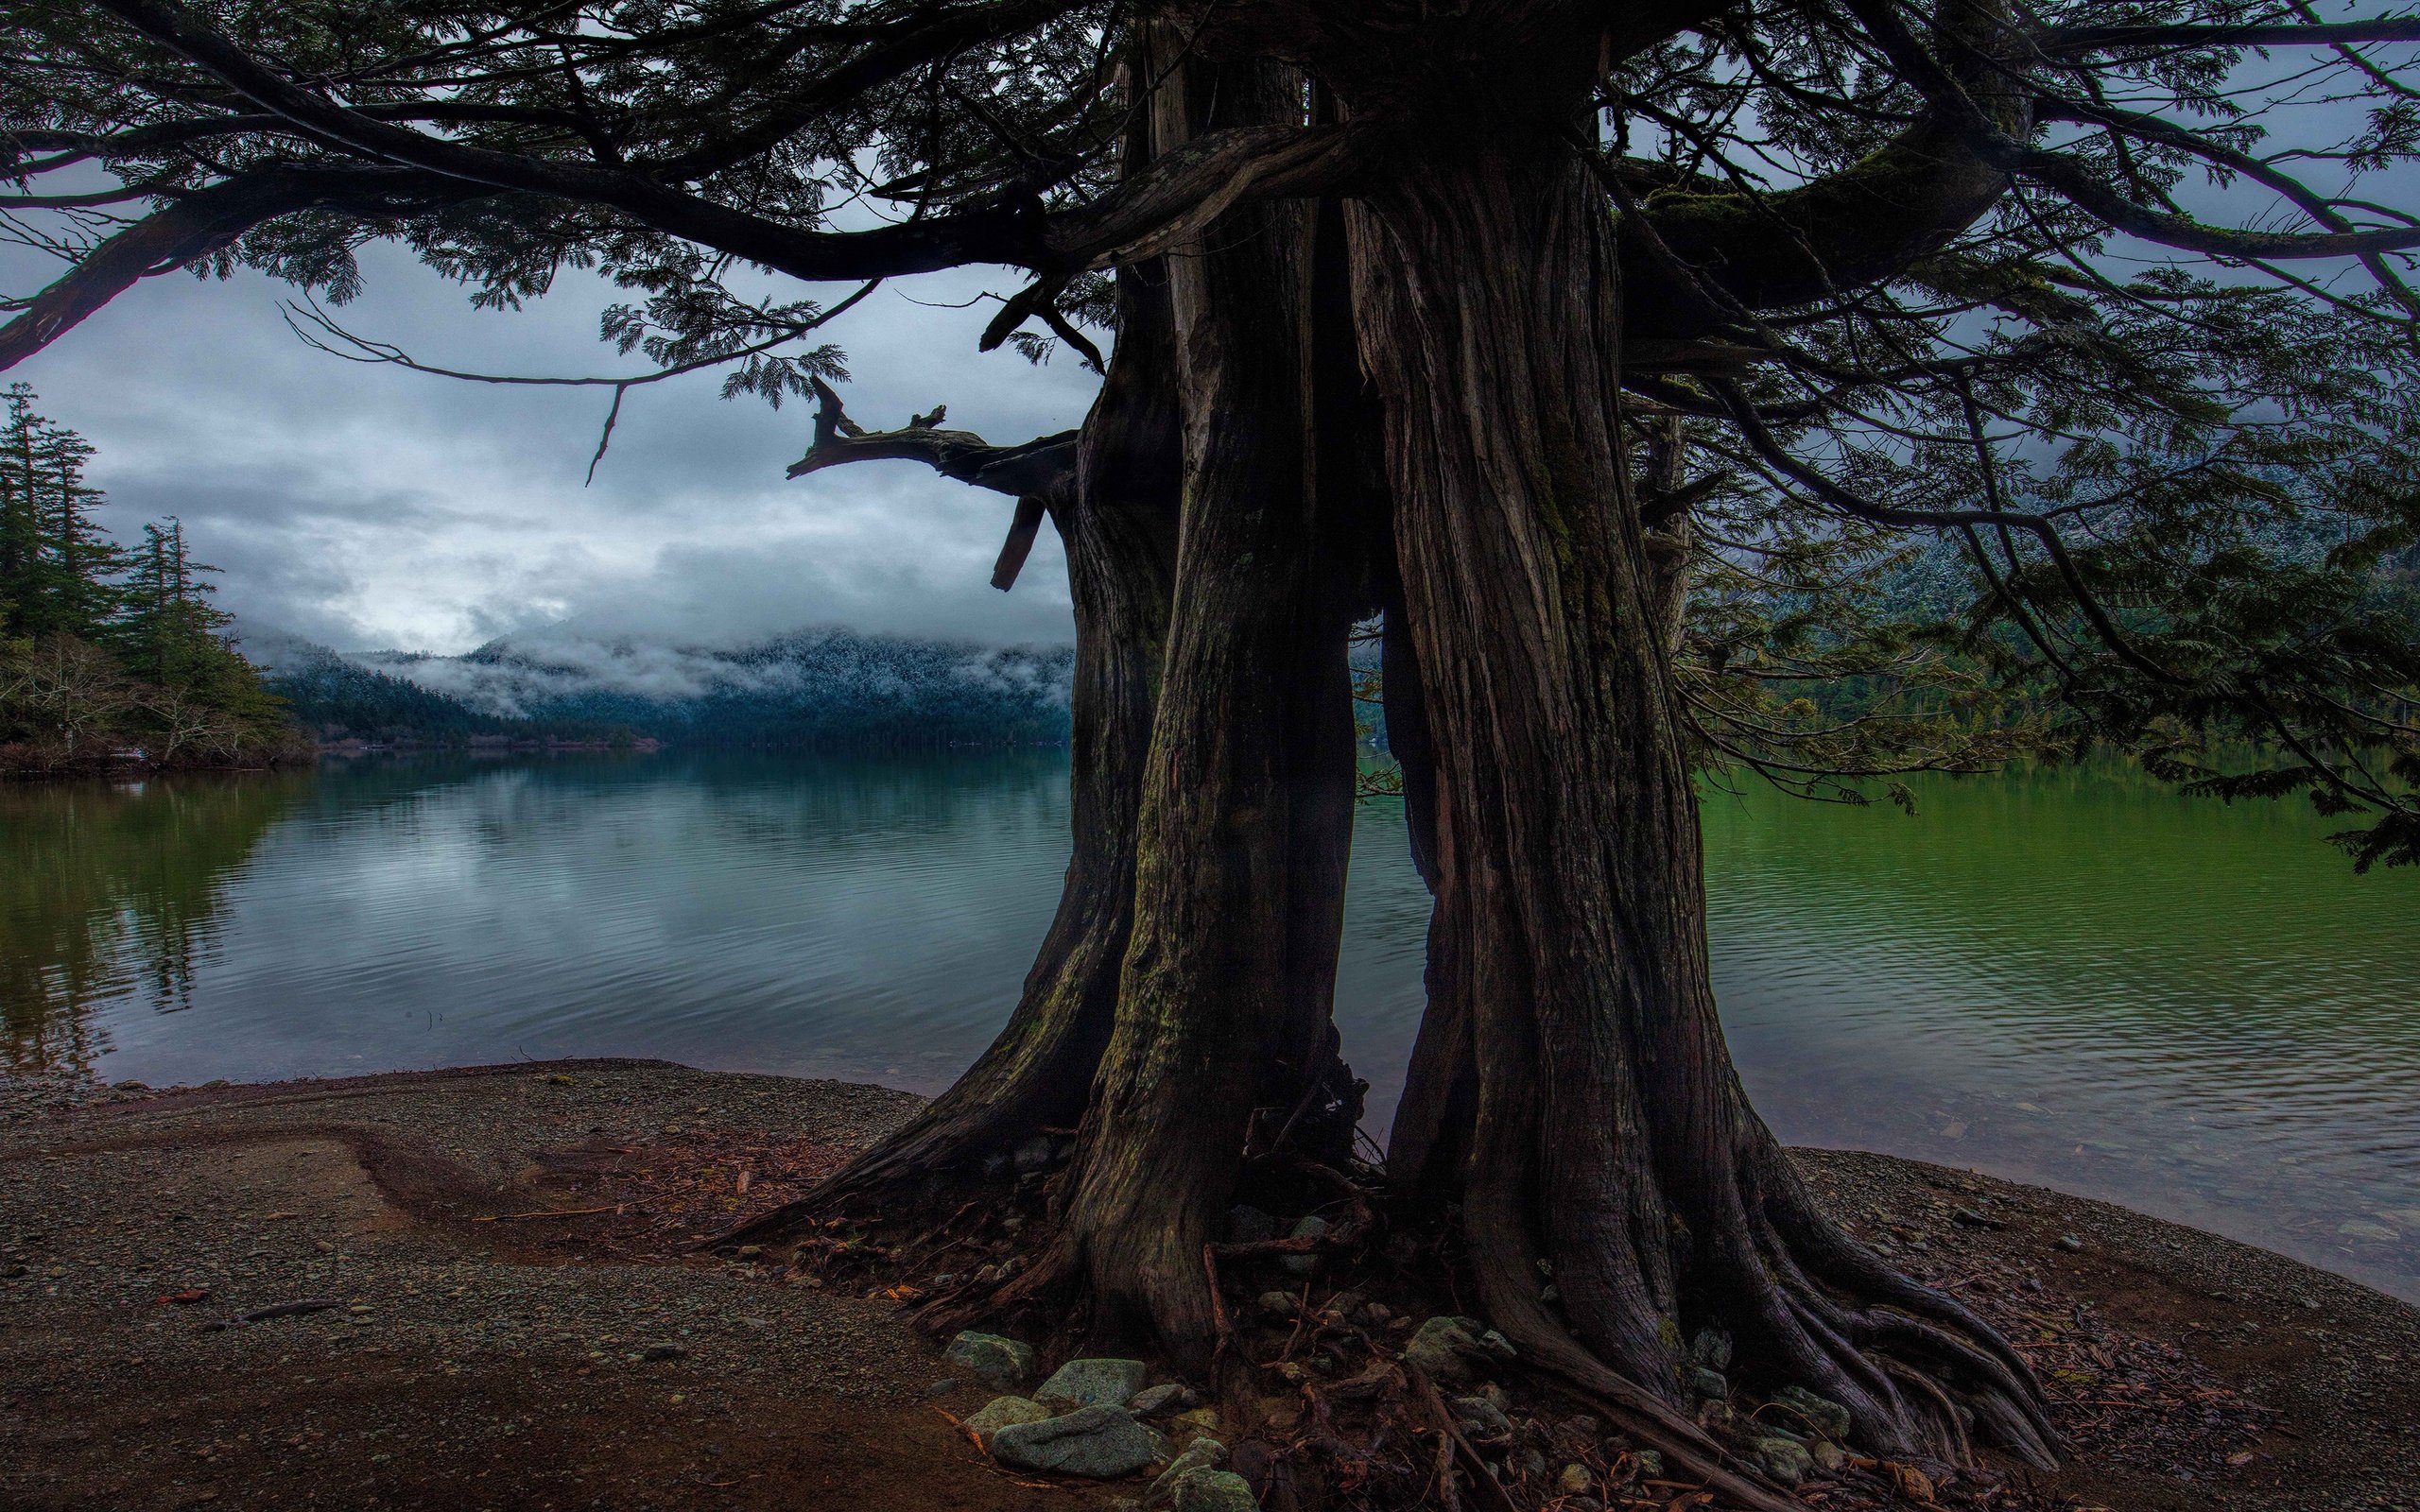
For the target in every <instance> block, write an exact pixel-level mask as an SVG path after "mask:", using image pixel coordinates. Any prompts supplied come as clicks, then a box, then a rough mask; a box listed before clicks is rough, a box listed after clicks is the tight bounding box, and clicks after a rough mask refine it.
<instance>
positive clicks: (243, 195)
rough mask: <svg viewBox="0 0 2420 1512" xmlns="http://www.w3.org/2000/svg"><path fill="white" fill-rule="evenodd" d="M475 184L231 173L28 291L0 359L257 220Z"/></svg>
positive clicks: (423, 196)
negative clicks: (39, 289)
mask: <svg viewBox="0 0 2420 1512" xmlns="http://www.w3.org/2000/svg"><path fill="white" fill-rule="evenodd" d="M472 193H475V191H473V190H471V189H469V188H467V187H466V186H464V185H460V184H451V183H447V182H445V181H444V180H438V179H432V178H430V177H429V176H427V175H424V174H418V173H412V172H409V171H407V170H404V169H397V168H353V169H325V168H307V167H302V166H295V165H289V166H282V167H276V168H265V169H261V170H259V171H257V172H253V173H246V174H239V175H237V176H236V177H235V178H233V179H229V180H226V181H225V182H223V183H218V184H214V185H212V186H211V187H210V188H207V189H201V190H197V191H196V192H194V193H192V194H189V195H184V196H182V197H181V198H177V199H175V200H173V201H171V202H170V203H168V204H167V205H165V206H164V207H162V208H161V209H159V210H156V211H154V212H152V213H151V214H150V215H147V216H145V217H144V218H143V219H141V220H139V221H137V222H135V223H134V224H133V225H131V226H130V227H128V228H127V229H126V230H124V231H122V232H118V233H117V234H116V235H114V236H112V237H110V238H109V239H108V240H107V241H104V242H102V243H101V244H100V245H99V246H98V247H96V248H95V249H93V250H92V251H91V252H90V253H88V254H86V255H85V256H84V257H83V258H82V259H81V260H79V261H78V263H77V264H76V266H74V267H72V268H70V269H69V270H68V271H67V272H66V273H65V274H64V275H63V276H61V278H60V279H59V280H58V281H57V282H55V283H52V284H51V285H50V286H49V287H47V288H45V289H43V291H42V292H41V293H40V294H37V295H35V296H34V298H33V300H32V301H31V302H30V303H28V304H27V306H26V310H25V312H24V313H23V314H21V315H19V316H18V317H17V318H15V319H13V320H11V321H9V323H8V325H7V326H5V327H0V369H6V368H12V367H14V366H16V365H17V364H18V363H20V362H23V361H24V360H25V359H26V358H27V357H29V356H31V355H33V354H34V353H35V352H40V351H41V350H42V349H43V347H45V346H48V345H49V344H50V343H51V342H52V341H53V340H55V339H57V338H58V337H59V336H60V335H61V334H62V333H64V332H67V331H69V330H72V329H73V328H74V327H75V326H76V325H78V323H79V322H81V321H82V320H83V319H84V318H85V317H87V316H89V315H91V314H92V313H93V312H94V311H95V310H98V309H99V308H100V307H101V306H102V305H104V304H107V303H108V302H109V301H112V300H113V299H115V298H116V297H117V296H118V295H120V294H122V293H124V292H125V291H126V290H127V289H129V288H131V287H132V286H133V285H134V284H135V283H137V282H139V281H140V280H142V279H144V278H147V277H148V276H150V275H151V274H154V273H161V272H165V271H167V270H169V269H171V268H176V267H182V266H185V265H186V264H188V263H192V262H194V261H196V260H197V259H199V258H203V257H207V256H209V255H210V254H211V253H213V252H216V251H218V250H220V249H223V248H225V247H226V246H227V245H228V244H229V243H231V242H233V240H234V239H235V238H236V237H238V236H241V235H242V234H243V233H244V232H247V231H249V230H251V228H252V227H254V226H257V225H259V224H260V223H261V222H263V221H266V220H270V219H274V218H275V217H277V216H279V215H291V214H293V213H294V212H296V211H300V210H308V209H311V208H314V207H317V206H340V207H343V208H345V209H348V210H351V211H353V212H354V213H355V214H364V215H379V214H384V215H398V214H404V213H406V212H409V211H415V210H426V209H431V208H434V207H435V206H437V205H440V204H443V203H446V202H448V201H450V200H454V199H459V198H467V197H468V196H469V195H470V194H472Z"/></svg>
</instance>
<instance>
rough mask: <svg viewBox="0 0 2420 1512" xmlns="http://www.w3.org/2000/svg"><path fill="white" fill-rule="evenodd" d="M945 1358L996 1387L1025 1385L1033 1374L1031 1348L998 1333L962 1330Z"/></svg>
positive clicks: (951, 1344) (988, 1384)
mask: <svg viewBox="0 0 2420 1512" xmlns="http://www.w3.org/2000/svg"><path fill="white" fill-rule="evenodd" d="M945 1358H947V1359H948V1361H949V1363H950V1364H952V1365H954V1366H958V1367H959V1369H961V1370H964V1371H965V1372H966V1373H967V1374H968V1375H971V1376H973V1377H974V1378H975V1379H976V1380H977V1381H980V1382H982V1383H984V1384H985V1385H987V1386H990V1387H992V1388H993V1389H994V1390H1001V1389H1005V1388H1007V1387H1010V1386H1017V1385H1023V1384H1024V1383H1025V1382H1026V1380H1027V1378H1028V1377H1029V1376H1031V1375H1032V1374H1033V1350H1032V1349H1031V1348H1030V1347H1029V1346H1027V1345H1023V1344H1019V1343H1018V1342H1017V1341H1016V1340H1014V1339H1009V1338H1003V1337H1001V1336H1000V1335H999V1334H997V1333H977V1332H972V1331H971V1330H970V1331H969V1332H964V1333H961V1334H959V1336H958V1337H956V1338H954V1339H952V1340H950V1341H949V1349H948V1351H947V1353H946V1355H945Z"/></svg>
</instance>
